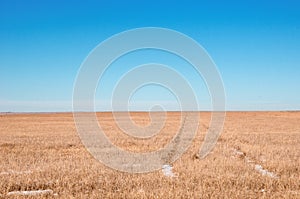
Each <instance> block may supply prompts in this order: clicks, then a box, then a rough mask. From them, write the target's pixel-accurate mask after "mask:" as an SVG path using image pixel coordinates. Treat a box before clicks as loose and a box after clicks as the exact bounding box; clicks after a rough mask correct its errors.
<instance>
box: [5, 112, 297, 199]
mask: <svg viewBox="0 0 300 199" xmlns="http://www.w3.org/2000/svg"><path fill="white" fill-rule="evenodd" d="M97 116H98V119H99V122H100V124H101V125H102V127H103V129H104V130H105V132H106V133H107V136H108V137H109V138H110V139H111V141H112V142H113V143H114V144H115V145H117V146H119V147H120V148H123V149H126V150H128V151H135V152H147V151H153V150H157V149H159V148H162V147H164V145H165V144H167V143H168V141H169V140H170V139H171V138H172V136H173V135H174V134H175V133H176V131H178V129H179V128H180V122H179V120H180V113H179V112H168V113H167V121H166V123H165V127H164V128H163V129H162V131H161V133H160V134H157V135H156V136H155V137H153V138H151V139H148V140H147V139H146V140H145V139H144V140H139V139H133V138H130V137H129V136H127V135H125V134H122V132H121V131H120V129H119V128H118V127H117V126H116V125H115V123H114V121H113V118H112V114H111V113H98V114H97ZM131 116H132V118H133V120H134V121H135V123H136V124H137V125H141V126H143V125H147V124H149V122H150V119H149V115H148V113H142V112H141V113H137V112H135V113H131ZM200 118H201V119H200V128H199V129H198V132H197V135H196V138H195V139H194V141H193V144H192V145H191V147H190V148H189V149H188V150H187V152H186V153H185V154H184V155H183V156H182V157H181V158H180V159H179V160H177V161H176V162H175V163H174V164H173V165H172V166H173V173H174V176H173V177H170V176H165V175H164V173H163V172H162V171H161V170H160V171H156V172H152V173H147V174H130V173H124V172H119V171H116V170H113V169H110V168H108V167H106V166H104V165H102V164H101V163H99V162H98V161H97V160H95V159H94V158H93V157H92V156H91V155H90V154H89V153H88V152H87V150H86V149H85V147H84V146H83V145H82V143H81V141H80V139H79V137H78V135H77V132H76V127H75V124H74V120H73V115H72V113H49V114H48V113H43V114H36V113H32V114H1V115H0V136H1V139H0V161H1V165H0V198H300V112H228V113H227V116H226V122H225V126H224V130H223V132H222V134H221V136H220V138H219V140H218V143H217V145H216V146H215V148H214V150H213V151H212V152H211V153H210V154H209V156H207V157H206V158H205V159H198V158H197V155H196V154H197V152H198V151H199V147H200V146H201V144H202V142H203V140H204V136H205V133H206V130H207V128H208V125H209V121H210V113H209V112H201V113H200Z"/></svg>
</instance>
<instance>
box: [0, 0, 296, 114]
mask: <svg viewBox="0 0 300 199" xmlns="http://www.w3.org/2000/svg"><path fill="white" fill-rule="evenodd" d="M147 26H151V27H164V28H170V29H174V30H177V31H180V32H182V33H184V34H186V35H188V36H190V37H192V38H193V39H195V40H196V41H197V42H199V43H200V44H201V45H202V46H203V47H204V48H205V49H206V50H207V51H208V53H209V54H210V55H211V57H212V58H213V60H214V61H215V63H216V65H217V66H218V68H219V71H220V73H221V75H222V78H223V81H224V86H225V89H226V96H227V109H228V110H296V109H298V110H299V109H300V92H299V91H300V89H299V87H300V1H297V0H295V1H290V0H284V1H276V0H275V1H255V0H253V1H188V0H186V1H162V0H160V1H155V0H154V1H108V0H107V1H101V0H100V1H56V0H52V1H47V0H45V1H38V0H35V1H33V0H27V1H23V0H1V1H0V69H1V70H0V71H1V72H0V112H4V111H70V110H71V105H72V91H73V83H74V81H75V78H76V74H77V72H78V69H79V67H80V65H81V63H82V61H83V60H84V59H85V57H86V56H87V55H88V53H89V52H90V51H91V50H92V49H93V48H94V47H95V46H96V45H98V44H99V43H100V42H101V41H103V40H105V39H107V38H108V37H110V36H112V35H113V34H116V33H119V32H121V31H125V30H128V29H132V28H139V27H147ZM148 56H149V57H148V58H149V59H150V60H151V56H154V55H153V54H152V55H151V52H150V54H149V55H148ZM137 57H141V56H137ZM161 57H163V56H161ZM139 61H141V62H143V61H147V59H145V60H139ZM157 61H159V60H157ZM126 63H128V62H126ZM178 63H180V61H179V62H178ZM132 64H133V63H132ZM116 71H117V70H116ZM116 71H115V72H116ZM112 74H115V73H114V71H112ZM191 76H193V75H192V74H191ZM109 78H110V77H109V76H108V79H109ZM109 87H110V85H107V88H109ZM195 90H197V88H195ZM155 92H161V93H167V91H166V90H162V89H161V88H154V87H153V88H151V87H148V88H146V87H145V88H144V91H143V92H140V93H137V94H136V95H135V96H134V97H133V100H134V99H135V100H136V102H138V103H142V102H143V100H145V101H147V100H150V101H151V100H153V101H159V100H162V101H164V100H171V98H172V97H170V96H169V95H168V94H166V95H165V96H164V94H162V95H159V96H156V98H153V93H155ZM147 93H148V94H149V95H147ZM96 96H99V95H96ZM203 96H205V94H203ZM198 97H199V98H201V97H202V93H201V92H200V93H199V94H198ZM104 100H107V99H104ZM205 100H206V97H203V104H205V103H207V102H205Z"/></svg>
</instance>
